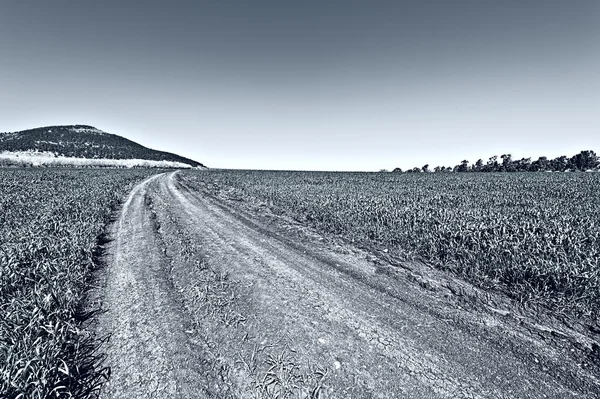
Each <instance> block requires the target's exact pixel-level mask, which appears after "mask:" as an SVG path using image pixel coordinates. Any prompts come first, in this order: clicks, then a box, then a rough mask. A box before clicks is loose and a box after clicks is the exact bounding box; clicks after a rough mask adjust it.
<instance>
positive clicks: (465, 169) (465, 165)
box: [456, 159, 469, 172]
mask: <svg viewBox="0 0 600 399" xmlns="http://www.w3.org/2000/svg"><path fill="white" fill-rule="evenodd" d="M456 171H457V172H468V171H469V161H467V160H466V159H465V160H463V161H462V162H461V163H460V165H457V167H456Z"/></svg>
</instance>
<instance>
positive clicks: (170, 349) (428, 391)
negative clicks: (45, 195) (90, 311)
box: [97, 172, 600, 398]
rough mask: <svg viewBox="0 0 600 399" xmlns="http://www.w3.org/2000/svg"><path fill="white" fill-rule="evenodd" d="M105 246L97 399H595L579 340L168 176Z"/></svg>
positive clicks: (137, 203)
mask: <svg viewBox="0 0 600 399" xmlns="http://www.w3.org/2000/svg"><path fill="white" fill-rule="evenodd" d="M113 238H114V241H113V243H112V245H111V247H110V248H109V259H108V260H109V262H108V266H107V268H106V270H104V272H103V275H102V276H101V278H100V279H101V286H102V287H103V289H101V293H100V297H101V299H102V301H103V307H104V309H105V310H106V312H105V313H104V314H103V315H102V316H101V317H100V319H99V320H98V326H97V332H98V333H99V334H101V335H106V334H110V335H111V338H110V341H109V342H108V344H107V345H105V347H104V348H103V349H104V351H105V352H106V354H107V361H106V365H107V366H110V367H111V368H112V377H111V380H110V382H109V383H108V384H107V385H106V387H105V389H104V391H103V396H102V397H103V398H142V397H156V398H187V397H190V398H192V397H194V398H196V397H197V398H204V397H215V398H227V397H232V398H295V397H297V398H310V397H313V398H582V397H583V398H595V397H599V396H598V395H600V388H599V386H600V385H599V384H600V381H599V379H598V374H597V371H596V370H595V369H594V368H593V366H590V365H589V364H588V363H586V361H585V357H582V355H581V353H579V349H577V348H580V349H581V351H582V353H583V352H586V351H587V350H588V349H589V348H593V347H594V344H595V343H594V342H593V341H590V340H589V338H588V337H586V336H584V335H581V334H578V333H576V332H575V331H573V330H570V329H569V328H567V327H566V326H564V325H561V324H557V323H556V322H555V321H553V320H546V322H547V324H543V323H542V324H540V323H541V322H540V321H539V320H533V319H529V318H527V317H526V316H523V315H522V314H521V313H520V312H518V311H517V309H516V307H514V306H513V304H511V303H510V301H508V300H507V299H506V298H502V297H498V296H496V297H494V296H491V295H488V294H485V293H481V292H479V291H478V290H476V289H474V288H473V287H470V286H469V285H467V284H465V283H463V282H460V281H458V280H456V279H454V278H452V277H451V276H449V275H446V274H444V273H442V272H440V271H436V270H433V269H430V268H428V267H426V266H424V265H419V264H408V263H407V264H404V265H401V266H402V267H398V266H391V265H390V264H389V263H387V262H386V260H385V259H384V257H381V256H379V255H377V254H374V253H369V252H367V251H363V250H360V249H357V248H354V247H353V246H352V245H349V244H347V243H344V242H341V241H339V240H336V239H335V238H332V237H324V236H321V235H320V234H318V233H317V232H315V231H312V230H310V229H309V228H307V227H304V226H302V225H300V224H298V223H295V222H293V221H290V220H287V219H285V218H283V217H279V216H276V215H273V214H272V213H271V212H270V211H269V210H268V209H267V207H265V206H261V204H254V203H238V202H236V201H234V200H228V199H226V198H221V197H215V196H213V195H211V194H210V192H209V191H208V190H204V189H203V188H202V187H190V186H189V185H188V184H186V182H185V179H183V178H182V177H181V176H180V175H179V174H178V173H177V172H174V173H168V174H161V175H157V176H154V177H152V178H150V179H148V180H146V181H145V182H143V183H141V184H140V185H138V186H137V187H136V188H135V189H134V190H133V191H132V193H131V194H130V196H129V198H128V200H127V202H126V203H125V205H124V207H123V210H122V214H121V216H120V219H119V220H118V222H117V223H116V224H115V227H114V231H113ZM477 296H485V297H486V298H487V301H486V304H481V303H479V304H478V303H477V301H476V300H474V299H473V298H476V297H477ZM490 304H495V306H490ZM496 305H497V306H496ZM582 359H583V360H582Z"/></svg>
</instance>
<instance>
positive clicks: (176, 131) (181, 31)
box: [0, 0, 600, 170]
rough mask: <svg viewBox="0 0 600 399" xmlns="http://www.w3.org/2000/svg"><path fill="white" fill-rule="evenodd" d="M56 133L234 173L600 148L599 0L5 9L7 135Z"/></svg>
mask: <svg viewBox="0 0 600 399" xmlns="http://www.w3.org/2000/svg"><path fill="white" fill-rule="evenodd" d="M55 124H87V125H93V126H95V127H97V128H99V129H101V130H104V131H107V132H109V133H115V134H119V135H122V136H125V137H127V138H129V139H131V140H134V141H136V142H139V143H140V144H142V145H145V146H147V147H151V148H155V149H160V150H164V151H170V152H175V153H177V154H180V155H183V156H187V157H190V158H193V159H195V160H198V161H200V162H202V163H204V164H206V165H208V166H210V167H221V168H251V169H312V170H379V169H381V168H388V169H392V168H394V167H396V166H400V167H402V168H407V167H412V166H422V165H423V164H425V163H428V164H431V165H432V166H433V165H438V164H439V165H446V166H450V165H455V164H457V163H459V162H460V161H461V160H463V159H467V160H469V161H471V162H475V161H476V160H477V158H479V157H481V158H484V159H486V158H487V157H490V156H492V155H501V154H504V153H512V154H513V156H515V157H522V156H532V157H537V156H539V155H546V156H548V157H554V156H558V155H563V154H564V155H573V154H575V153H576V152H579V151H580V150H584V149H592V150H596V151H597V152H600V1H597V0H589V1H588V0H564V1H557V0H545V1H541V0H535V1H534V0H520V1H514V0H502V1H499V0H493V1H490V0H469V1H466V0H456V1H447V0H438V1H427V0H415V1H402V0H397V1H377V0H369V1H367V0H365V1H357V0H344V1H342V0H339V1H338V0H335V1H328V0H303V1H298V0H296V1H285V0H278V1H277V0H272V1H264V0H252V1H250V0H244V1H229V0H212V1H204V0H197V1H126V0H121V1H116V0H104V1H93V2H92V1H77V0H70V1H69V0H53V1H46V0H40V1H31V0H3V1H2V3H1V4H0V131H16V130H23V129H27V128H33V127H39V126H47V125H55Z"/></svg>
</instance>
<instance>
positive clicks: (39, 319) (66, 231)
mask: <svg viewBox="0 0 600 399" xmlns="http://www.w3.org/2000/svg"><path fill="white" fill-rule="evenodd" d="M154 173H156V171H151V170H141V169H138V170H91V169H87V170H67V169H61V170H51V169H0V193H2V195H0V315H1V317H0V397H3V398H63V397H77V398H88V397H95V396H96V394H97V390H98V388H99V387H100V384H101V383H102V382H103V381H104V380H105V379H106V377H107V375H106V373H107V370H103V369H102V368H101V365H100V363H99V361H100V360H101V359H100V358H99V356H98V354H97V353H96V349H97V347H98V343H99V342H98V340H97V338H96V337H93V336H91V335H90V334H89V333H88V332H86V331H85V330H84V329H83V328H82V323H83V322H84V321H85V320H86V319H87V317H88V316H89V315H86V314H85V313H84V312H83V309H82V301H83V299H84V295H85V289H86V288H87V283H88V282H89V277H90V273H91V271H92V270H93V268H94V265H95V260H94V257H95V253H94V251H95V248H96V246H97V243H98V239H99V236H101V234H102V233H103V231H104V229H105V227H106V225H107V223H108V222H109V220H110V217H111V213H112V212H113V211H114V210H115V209H116V207H117V206H118V204H119V202H120V201H121V200H122V198H123V197H124V196H125V195H126V193H127V192H128V191H129V190H130V188H131V187H132V185H134V184H135V183H136V182H139V181H141V180H142V179H144V178H145V177H147V176H149V175H151V174H154Z"/></svg>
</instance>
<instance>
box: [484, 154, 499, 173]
mask: <svg viewBox="0 0 600 399" xmlns="http://www.w3.org/2000/svg"><path fill="white" fill-rule="evenodd" d="M486 170H487V171H488V172H497V171H498V170H499V165H498V155H494V156H493V157H490V159H489V160H488V162H487V168H486Z"/></svg>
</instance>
